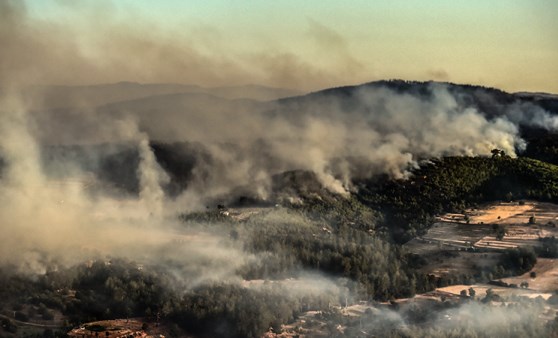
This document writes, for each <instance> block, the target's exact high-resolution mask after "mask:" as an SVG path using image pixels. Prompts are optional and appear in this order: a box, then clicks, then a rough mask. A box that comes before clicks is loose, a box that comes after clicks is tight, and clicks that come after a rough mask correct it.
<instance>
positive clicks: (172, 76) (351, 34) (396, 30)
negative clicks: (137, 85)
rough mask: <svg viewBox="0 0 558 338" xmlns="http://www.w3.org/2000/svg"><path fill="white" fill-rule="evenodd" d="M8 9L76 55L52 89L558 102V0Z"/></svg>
mask: <svg viewBox="0 0 558 338" xmlns="http://www.w3.org/2000/svg"><path fill="white" fill-rule="evenodd" d="M0 2H5V3H7V4H8V6H11V7H12V8H13V7H17V8H18V18H17V19H16V20H15V22H18V23H22V24H24V26H25V27H26V29H28V30H30V31H31V33H29V32H28V33H29V34H31V35H33V36H35V37H37V35H40V36H41V38H40V40H41V41H42V42H41V43H40V44H42V45H43V46H42V48H45V45H48V44H49V42H52V45H53V46H56V48H57V49H58V51H61V50H64V51H66V52H68V55H70V56H68V55H52V56H51V59H49V58H48V57H47V58H46V59H47V60H50V61H48V62H47V61H44V60H43V61H37V63H36V64H35V65H34V67H36V71H35V73H41V76H37V77H36V80H37V82H43V83H46V82H49V83H56V84H91V83H105V82H115V81H138V82H179V83H192V84H200V85H204V86H220V85H241V84H248V83H254V84H261V85H269V86H277V87H287V88H293V89H301V90H316V89H320V88H326V87H331V86H340V85H347V84H357V83H363V82H369V81H374V80H380V79H393V78H400V79H405V80H420V81H423V80H438V81H450V82H456V83H471V84H480V85H485V86H491V87H498V88H501V89H504V90H507V91H512V92H514V91H542V92H553V93H558V20H556V19H555V17H556V15H557V14H558V1H555V0H456V1H442V0H421V1H415V0H407V1H403V0H390V1H379V0H368V1H364V0H362V1H361V0H347V1H332V0H320V1H316V0H307V1H293V0H285V1H248V0H204V1H201V0H188V1H178V0H167V1H141V0H121V1H106V0H97V1H71V0H56V1H55V0H52V1H49V0H26V1H25V2H24V4H25V6H22V5H19V4H17V3H20V1H10V0H0ZM3 29H4V28H3ZM0 53H1V52H0ZM41 53H45V52H44V51H43V52H39V53H38V54H41ZM14 54H15V53H14ZM47 54H52V52H50V51H49V52H47ZM15 55H17V54H15ZM63 58H68V60H65V61H64V62H63V63H62V64H63V65H65V66H66V67H71V71H70V72H68V71H64V69H61V68H64V67H62V66H61V65H60V64H57V63H56V60H59V59H63ZM19 63H20V64H21V62H19ZM21 67H22V68H25V67H23V66H21ZM12 68H13V67H12ZM27 68H29V67H27Z"/></svg>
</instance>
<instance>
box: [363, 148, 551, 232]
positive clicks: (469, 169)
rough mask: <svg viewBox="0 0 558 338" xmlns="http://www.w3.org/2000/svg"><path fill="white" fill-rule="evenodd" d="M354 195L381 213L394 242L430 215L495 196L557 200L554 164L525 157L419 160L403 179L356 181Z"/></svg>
mask: <svg viewBox="0 0 558 338" xmlns="http://www.w3.org/2000/svg"><path fill="white" fill-rule="evenodd" d="M358 186H359V189H358V192H357V193H356V197H357V198H358V199H359V200H360V201H361V202H362V203H363V204H364V205H367V206H369V207H371V208H373V209H375V210H381V211H382V213H383V215H384V225H385V227H387V228H388V229H389V230H390V231H391V232H392V234H394V237H393V238H394V239H395V240H396V241H400V242H404V241H406V240H408V239H410V238H412V237H413V236H415V235H417V234H421V233H423V232H424V230H425V229H426V228H427V227H428V226H429V225H430V224H431V223H432V217H433V216H435V215H437V214H441V213H443V212H461V211H463V210H464V209H466V208H467V207H471V206H473V205H475V204H479V203H483V202H488V201H495V200H506V201H510V200H517V199H535V200H541V201H552V202H558V166H556V165H553V164H549V163H545V162H542V161H538V160H534V159H530V158H524V157H520V158H515V159H513V158H510V157H507V156H495V157H492V158H490V157H445V158H441V159H433V160H431V161H428V162H425V163H424V164H423V165H422V166H420V168H418V169H416V170H414V172H413V176H412V177H411V178H410V179H408V180H382V179H371V180H366V181H361V182H359V184H358Z"/></svg>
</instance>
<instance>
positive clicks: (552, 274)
mask: <svg viewBox="0 0 558 338" xmlns="http://www.w3.org/2000/svg"><path fill="white" fill-rule="evenodd" d="M531 272H535V274H536V277H535V278H531ZM502 281H503V282H506V283H508V284H517V285H520V284H521V283H524V282H527V283H529V289H531V290H535V291H538V292H555V291H558V259H551V258H538V259H537V264H536V265H535V267H534V268H533V269H532V270H531V271H529V272H526V273H524V274H523V275H521V276H517V277H510V278H503V279H502Z"/></svg>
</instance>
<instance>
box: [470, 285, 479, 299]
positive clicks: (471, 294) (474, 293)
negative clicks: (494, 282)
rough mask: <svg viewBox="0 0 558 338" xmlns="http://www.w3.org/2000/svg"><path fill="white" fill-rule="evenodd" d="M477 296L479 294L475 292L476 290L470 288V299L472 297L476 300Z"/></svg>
mask: <svg viewBox="0 0 558 338" xmlns="http://www.w3.org/2000/svg"><path fill="white" fill-rule="evenodd" d="M476 294H477V292H476V291H475V289H473V288H472V287H470V288H469V297H471V299H475V295H476Z"/></svg>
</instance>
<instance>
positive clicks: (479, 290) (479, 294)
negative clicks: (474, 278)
mask: <svg viewBox="0 0 558 338" xmlns="http://www.w3.org/2000/svg"><path fill="white" fill-rule="evenodd" d="M469 288H473V289H474V290H475V298H484V297H485V296H486V290H488V289H492V292H494V294H497V295H499V296H501V297H510V296H512V295H516V296H522V297H529V298H537V297H539V296H541V297H542V298H543V299H545V300H546V299H548V298H550V296H552V293H541V292H538V291H536V290H531V289H521V288H507V287H499V286H495V285H490V284H474V285H452V286H446V287H443V288H438V289H436V291H438V292H447V293H449V294H452V295H456V296H459V294H460V293H461V291H462V290H469Z"/></svg>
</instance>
